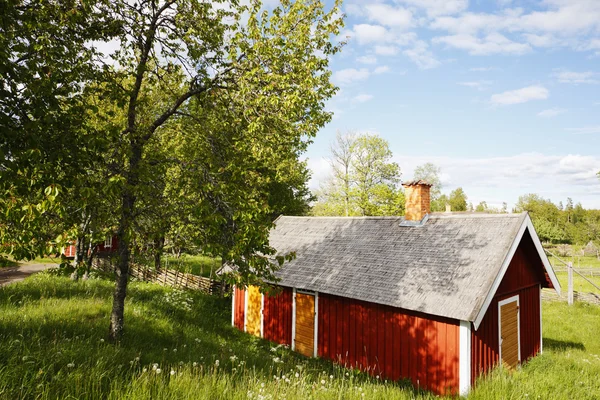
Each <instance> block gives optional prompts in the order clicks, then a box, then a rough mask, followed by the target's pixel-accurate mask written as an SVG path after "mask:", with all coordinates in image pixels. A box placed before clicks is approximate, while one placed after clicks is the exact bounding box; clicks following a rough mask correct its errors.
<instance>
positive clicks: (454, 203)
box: [448, 187, 472, 211]
mask: <svg viewBox="0 0 600 400" xmlns="http://www.w3.org/2000/svg"><path fill="white" fill-rule="evenodd" d="M448 203H449V204H450V207H451V208H452V211H467V195H466V194H465V192H464V190H463V188H461V187H459V188H456V189H454V190H453V191H452V192H450V197H449V198H448ZM471 208H472V205H471Z"/></svg>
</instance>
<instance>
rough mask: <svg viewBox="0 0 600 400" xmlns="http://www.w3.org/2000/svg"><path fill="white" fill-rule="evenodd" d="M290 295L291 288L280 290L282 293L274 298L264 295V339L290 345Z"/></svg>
mask: <svg viewBox="0 0 600 400" xmlns="http://www.w3.org/2000/svg"><path fill="white" fill-rule="evenodd" d="M292 294H293V293H292V289H291V288H282V291H281V292H279V293H278V294H276V295H274V296H269V295H267V294H265V305H264V307H265V308H264V310H263V320H264V326H263V334H264V338H265V339H268V340H270V341H272V342H275V343H279V344H286V345H288V346H291V345H292V300H293V299H292Z"/></svg>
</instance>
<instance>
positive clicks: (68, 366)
mask: <svg viewBox="0 0 600 400" xmlns="http://www.w3.org/2000/svg"><path fill="white" fill-rule="evenodd" d="M67 368H75V363H68V364H67Z"/></svg>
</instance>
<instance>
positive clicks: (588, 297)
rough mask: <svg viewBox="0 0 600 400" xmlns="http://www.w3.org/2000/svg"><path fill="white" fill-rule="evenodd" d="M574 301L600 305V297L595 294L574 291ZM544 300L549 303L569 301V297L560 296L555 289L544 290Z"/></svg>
mask: <svg viewBox="0 0 600 400" xmlns="http://www.w3.org/2000/svg"><path fill="white" fill-rule="evenodd" d="M573 299H574V300H575V301H585V302H587V303H590V304H596V305H600V295H598V294H595V293H583V292H576V291H573ZM542 300H547V301H567V300H568V299H567V296H565V295H564V294H563V295H560V296H559V295H558V293H556V291H555V290H554V289H542Z"/></svg>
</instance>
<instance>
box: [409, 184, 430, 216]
mask: <svg viewBox="0 0 600 400" xmlns="http://www.w3.org/2000/svg"><path fill="white" fill-rule="evenodd" d="M402 186H404V196H405V198H406V214H405V216H404V219H405V220H406V221H421V220H422V219H423V217H425V215H427V214H429V213H430V212H431V198H430V197H429V191H430V189H431V186H432V185H431V183H427V182H425V181H422V180H418V181H410V182H405V183H403V184H402Z"/></svg>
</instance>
